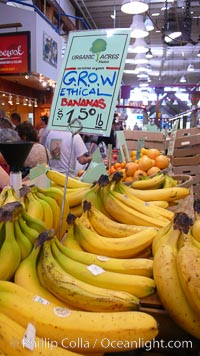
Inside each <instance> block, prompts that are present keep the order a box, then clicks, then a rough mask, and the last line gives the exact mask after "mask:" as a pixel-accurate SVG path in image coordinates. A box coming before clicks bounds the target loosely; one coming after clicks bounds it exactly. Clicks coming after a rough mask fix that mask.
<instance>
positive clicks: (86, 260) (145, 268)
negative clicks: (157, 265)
mask: <svg viewBox="0 0 200 356" xmlns="http://www.w3.org/2000/svg"><path fill="white" fill-rule="evenodd" d="M55 243H56V245H57V247H58V249H59V250H60V251H61V252H62V253H63V254H64V255H65V256H67V257H70V258H71V259H73V260H75V261H78V262H81V263H83V264H86V265H92V264H94V265H97V266H99V267H102V268H103V269H105V270H106V271H112V272H118V273H124V274H136V275H140V276H146V277H150V278H151V277H152V275H153V272H152V267H153V261H152V260H150V259H148V258H126V259H122V258H120V259H119V258H109V257H106V256H98V255H96V254H93V253H89V252H87V251H78V250H74V249H72V248H69V247H66V246H64V245H63V244H62V243H61V242H60V241H59V240H58V239H55Z"/></svg>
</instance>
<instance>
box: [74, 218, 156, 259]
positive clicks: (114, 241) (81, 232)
mask: <svg viewBox="0 0 200 356" xmlns="http://www.w3.org/2000/svg"><path fill="white" fill-rule="evenodd" d="M157 231H158V229H157V228H155V227H152V228H149V229H148V230H147V231H145V230H144V231H140V232H137V233H135V234H133V235H129V236H126V237H123V238H122V239H120V238H118V237H117V238H114V237H111V238H110V237H105V236H101V235H99V234H97V233H96V232H94V231H91V230H90V229H88V228H87V227H85V226H84V225H83V224H81V223H80V222H79V219H76V220H75V235H76V234H77V235H78V237H79V243H80V245H81V246H82V247H83V249H84V250H86V251H88V252H90V253H94V254H97V255H105V256H108V257H114V258H131V257H134V256H136V255H138V254H139V253H140V252H141V251H143V250H144V249H146V248H148V247H150V246H151V244H152V241H153V239H154V237H155V236H156V234H157Z"/></svg>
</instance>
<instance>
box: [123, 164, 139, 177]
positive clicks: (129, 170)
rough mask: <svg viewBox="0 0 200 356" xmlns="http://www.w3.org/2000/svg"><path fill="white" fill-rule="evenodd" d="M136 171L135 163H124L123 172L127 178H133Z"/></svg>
mask: <svg viewBox="0 0 200 356" xmlns="http://www.w3.org/2000/svg"><path fill="white" fill-rule="evenodd" d="M137 169H138V164H137V163H135V162H128V163H126V167H125V170H126V175H127V177H131V176H132V177H133V175H134V173H135V171H137Z"/></svg>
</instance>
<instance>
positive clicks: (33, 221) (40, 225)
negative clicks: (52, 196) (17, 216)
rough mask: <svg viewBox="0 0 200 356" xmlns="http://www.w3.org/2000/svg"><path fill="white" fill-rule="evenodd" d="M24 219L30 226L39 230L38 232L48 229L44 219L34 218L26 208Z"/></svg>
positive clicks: (23, 214)
mask: <svg viewBox="0 0 200 356" xmlns="http://www.w3.org/2000/svg"><path fill="white" fill-rule="evenodd" d="M22 219H23V220H24V221H25V222H26V224H27V225H28V226H29V227H31V228H32V229H34V230H36V231H38V233H41V232H43V231H45V230H46V229H47V227H46V225H45V223H44V221H42V220H40V219H38V218H33V217H32V216H31V215H29V214H28V213H27V212H26V211H25V210H23V211H22Z"/></svg>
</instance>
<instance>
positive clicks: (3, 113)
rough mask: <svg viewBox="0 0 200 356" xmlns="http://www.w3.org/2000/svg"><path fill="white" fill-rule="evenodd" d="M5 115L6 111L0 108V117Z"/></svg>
mask: <svg viewBox="0 0 200 356" xmlns="http://www.w3.org/2000/svg"><path fill="white" fill-rule="evenodd" d="M5 116H6V113H5V111H4V110H3V109H0V119H3V118H4V117H5Z"/></svg>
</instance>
